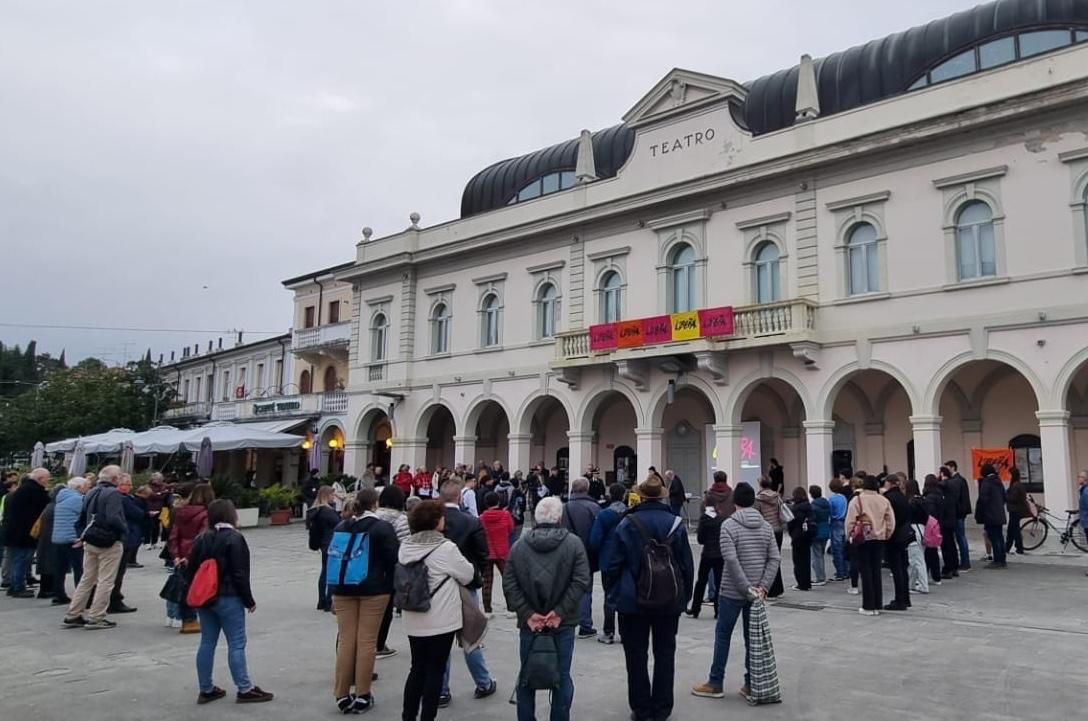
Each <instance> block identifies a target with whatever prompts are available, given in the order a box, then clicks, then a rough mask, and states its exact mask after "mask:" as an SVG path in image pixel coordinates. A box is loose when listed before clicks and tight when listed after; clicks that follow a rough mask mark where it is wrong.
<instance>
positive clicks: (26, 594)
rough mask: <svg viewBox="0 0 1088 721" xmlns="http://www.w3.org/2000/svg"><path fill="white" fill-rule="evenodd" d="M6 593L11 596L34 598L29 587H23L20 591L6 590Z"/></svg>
mask: <svg viewBox="0 0 1088 721" xmlns="http://www.w3.org/2000/svg"><path fill="white" fill-rule="evenodd" d="M8 595H9V596H11V597H12V598H34V592H33V591H31V590H30V589H29V588H24V589H23V590H22V591H8Z"/></svg>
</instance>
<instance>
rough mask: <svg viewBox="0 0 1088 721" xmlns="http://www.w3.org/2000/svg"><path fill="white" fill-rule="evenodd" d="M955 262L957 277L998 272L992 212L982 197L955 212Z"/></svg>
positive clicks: (973, 276)
mask: <svg viewBox="0 0 1088 721" xmlns="http://www.w3.org/2000/svg"><path fill="white" fill-rule="evenodd" d="M956 265H957V267H958V268H959V277H960V280H970V279H972V278H985V277H988V276H994V275H997V254H996V251H995V249H994V213H993V211H992V210H991V209H990V206H989V205H987V204H986V203H984V202H982V201H981V200H972V201H970V202H968V203H965V204H964V205H963V207H961V208H960V210H959V212H958V213H957V214H956Z"/></svg>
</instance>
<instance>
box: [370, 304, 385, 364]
mask: <svg viewBox="0 0 1088 721" xmlns="http://www.w3.org/2000/svg"><path fill="white" fill-rule="evenodd" d="M388 335H389V321H388V319H387V318H386V317H385V313H378V314H377V315H375V316H374V320H373V321H371V323H370V360H372V361H383V360H385V352H386V342H387V338H388Z"/></svg>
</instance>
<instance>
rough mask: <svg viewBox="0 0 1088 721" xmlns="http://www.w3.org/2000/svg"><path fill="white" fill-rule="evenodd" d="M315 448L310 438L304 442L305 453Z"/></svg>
mask: <svg viewBox="0 0 1088 721" xmlns="http://www.w3.org/2000/svg"><path fill="white" fill-rule="evenodd" d="M313 447H314V444H313V441H311V440H310V439H309V438H307V439H306V440H304V441H303V442H302V450H304V451H308V450H310V449H311V448H313Z"/></svg>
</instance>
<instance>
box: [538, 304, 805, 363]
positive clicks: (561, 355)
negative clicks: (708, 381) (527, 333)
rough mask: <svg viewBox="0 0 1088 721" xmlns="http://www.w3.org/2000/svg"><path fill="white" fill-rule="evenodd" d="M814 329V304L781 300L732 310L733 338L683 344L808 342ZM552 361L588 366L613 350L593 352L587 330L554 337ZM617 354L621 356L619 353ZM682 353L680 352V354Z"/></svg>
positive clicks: (673, 346) (671, 350) (648, 349)
mask: <svg viewBox="0 0 1088 721" xmlns="http://www.w3.org/2000/svg"><path fill="white" fill-rule="evenodd" d="M815 328H816V304H815V303H813V302H812V301H810V300H807V299H804V298H797V299H794V300H784V301H779V302H777V303H764V304H761V305H747V306H741V307H737V308H734V309H733V335H730V336H723V337H721V338H711V339H705V338H704V339H700V340H698V341H684V342H683V343H687V344H689V345H690V344H694V343H704V344H706V343H722V342H724V343H726V344H728V345H727V347H738V348H745V347H751V346H760V345H772V344H777V343H789V342H794V341H799V340H808V337H809V335H810V334H811V332H812V331H813V330H815ZM680 343H681V342H673V343H667V344H662V345H660V346H644V347H642V348H639V350H640V351H643V352H644V353H646V354H647V355H653V350H654V348H661V349H662V353H668V354H675V353H676V352H677V345H679V344H680ZM555 352H556V360H557V361H559V362H570V361H574V362H575V364H576V365H577V364H578V363H577V362H578V361H582V362H586V361H589V362H592V361H593V360H597V359H600V360H607V359H608V357H609V356H610V355H611V354H612V353H615V352H617V349H609V350H604V351H598V352H593V351H591V350H590V348H589V329H588V328H586V329H582V330H572V331H566V332H563V333H556V336H555ZM619 352H622V349H620V351H619ZM681 352H682V351H681Z"/></svg>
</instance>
